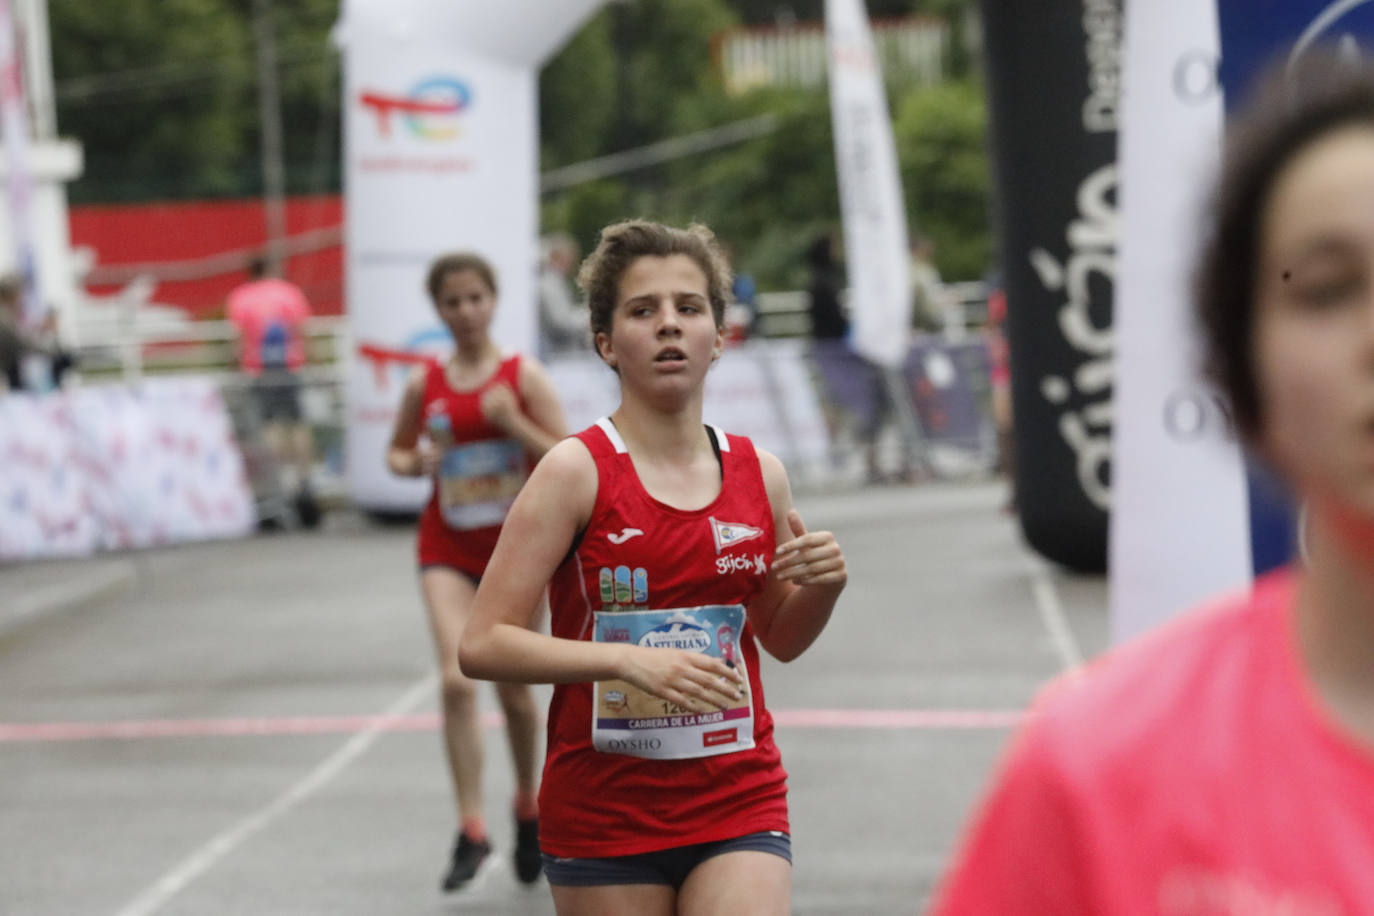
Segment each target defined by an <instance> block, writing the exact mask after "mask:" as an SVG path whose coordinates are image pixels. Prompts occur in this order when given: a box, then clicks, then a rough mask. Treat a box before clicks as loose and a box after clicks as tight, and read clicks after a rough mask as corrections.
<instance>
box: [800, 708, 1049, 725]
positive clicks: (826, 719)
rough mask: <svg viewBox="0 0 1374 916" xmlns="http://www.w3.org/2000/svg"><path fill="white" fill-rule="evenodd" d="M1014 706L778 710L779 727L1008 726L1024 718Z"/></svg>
mask: <svg viewBox="0 0 1374 916" xmlns="http://www.w3.org/2000/svg"><path fill="white" fill-rule="evenodd" d="M1024 715H1025V714H1024V713H1022V712H1020V711H1019V710H1014V709H779V710H775V711H774V712H773V721H774V722H776V723H777V724H778V725H780V726H782V727H783V728H860V729H896V730H904V729H916V730H920V729H926V730H930V729H978V728H1012V727H1014V726H1015V725H1017V724H1018V723H1019V722H1020V721H1021V719H1022V718H1023V717H1024Z"/></svg>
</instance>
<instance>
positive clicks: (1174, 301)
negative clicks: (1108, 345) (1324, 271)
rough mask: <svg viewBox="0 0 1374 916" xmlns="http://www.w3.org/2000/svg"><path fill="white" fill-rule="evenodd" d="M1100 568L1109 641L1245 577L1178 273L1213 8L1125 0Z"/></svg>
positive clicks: (1215, 119)
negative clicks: (1109, 445)
mask: <svg viewBox="0 0 1374 916" xmlns="http://www.w3.org/2000/svg"><path fill="white" fill-rule="evenodd" d="M1126 17H1127V19H1126V61H1125V73H1124V92H1123V100H1122V101H1123V106H1124V107H1123V117H1122V122H1121V134H1120V137H1121V140H1120V162H1121V169H1122V177H1121V194H1122V199H1121V202H1120V203H1121V219H1122V232H1121V238H1122V243H1121V252H1120V262H1119V265H1118V281H1119V285H1118V288H1117V300H1116V315H1115V321H1116V328H1117V333H1116V341H1117V352H1116V379H1117V388H1116V429H1115V433H1114V443H1113V458H1112V460H1113V481H1112V486H1113V507H1112V516H1111V540H1110V571H1111V582H1110V590H1111V619H1112V637H1113V640H1114V641H1120V640H1123V639H1126V638H1129V637H1131V636H1133V635H1135V634H1138V633H1140V632H1142V631H1144V630H1147V629H1149V628H1151V627H1153V626H1154V625H1156V624H1158V623H1160V622H1162V621H1163V620H1165V619H1167V618H1168V617H1170V616H1172V615H1174V614H1176V613H1178V612H1180V611H1183V610H1186V609H1187V608H1189V607H1190V606H1192V605H1195V604H1197V603H1198V602H1199V601H1201V600H1204V599H1205V598H1207V597H1209V596H1213V595H1216V594H1217V593H1219V592H1223V591H1226V590H1227V589H1231V588H1236V587H1241V586H1243V585H1244V584H1245V583H1246V582H1248V581H1249V579H1250V575H1251V562H1250V540H1249V520H1248V512H1247V508H1246V482H1245V472H1244V466H1243V463H1242V459H1241V455H1240V450H1239V448H1238V447H1237V445H1236V443H1235V441H1234V438H1233V435H1232V431H1231V427H1230V423H1229V420H1228V415H1227V411H1226V410H1225V409H1224V407H1223V406H1222V404H1223V402H1222V401H1221V400H1220V399H1219V398H1218V396H1217V394H1216V393H1215V392H1214V390H1213V389H1212V388H1211V387H1210V386H1209V385H1208V384H1207V383H1206V382H1205V381H1203V380H1202V378H1201V377H1200V375H1199V372H1198V368H1199V352H1198V340H1197V334H1196V332H1195V331H1194V329H1193V326H1192V319H1191V296H1190V293H1189V278H1190V274H1191V270H1192V265H1193V261H1194V259H1195V258H1196V256H1197V251H1198V245H1199V243H1200V240H1199V238H1198V231H1197V227H1198V225H1199V219H1198V216H1199V214H1200V212H1201V208H1202V207H1203V206H1205V200H1204V197H1205V193H1206V191H1207V187H1208V182H1209V180H1210V178H1211V177H1212V174H1213V172H1214V170H1215V168H1216V164H1217V159H1218V154H1219V148H1220V132H1221V125H1222V97H1221V92H1220V89H1219V88H1218V84H1217V79H1216V64H1217V58H1218V52H1219V40H1218V37H1217V24H1216V13H1215V10H1214V8H1213V5H1212V4H1211V3H1198V2H1196V0H1155V2H1152V3H1148V4H1145V3H1127V4H1126Z"/></svg>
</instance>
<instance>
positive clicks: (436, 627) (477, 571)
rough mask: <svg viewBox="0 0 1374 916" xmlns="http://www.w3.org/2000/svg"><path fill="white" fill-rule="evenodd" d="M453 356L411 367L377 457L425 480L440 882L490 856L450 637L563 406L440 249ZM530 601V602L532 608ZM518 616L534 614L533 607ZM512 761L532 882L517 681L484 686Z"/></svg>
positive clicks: (483, 276) (528, 714)
mask: <svg viewBox="0 0 1374 916" xmlns="http://www.w3.org/2000/svg"><path fill="white" fill-rule="evenodd" d="M426 287H427V289H428V291H429V295H430V298H431V299H432V300H433V301H434V308H435V310H436V311H437V312H438V313H439V319H440V320H441V321H443V323H444V325H445V327H447V328H448V329H449V331H450V332H451V333H452V334H453V340H454V344H455V349H454V353H453V355H452V356H451V357H449V359H448V360H446V361H444V362H439V361H435V362H433V363H431V364H429V365H426V366H422V367H419V368H418V369H417V370H416V371H415V372H414V373H413V374H412V375H411V377H410V379H409V381H408V382H407V383H406V389H405V393H404V395H403V396H402V400H401V408H400V411H399V413H398V414H397V416H396V428H395V430H394V432H393V434H392V437H391V447H390V449H389V450H388V452H387V464H388V466H389V467H390V468H391V470H392V472H393V473H396V474H405V475H410V476H414V477H429V478H432V479H433V480H434V489H433V492H432V494H431V495H430V498H429V502H428V504H426V506H425V509H424V512H423V514H422V515H421V516H420V531H419V538H418V544H417V547H418V553H419V564H420V589H421V591H422V592H423V594H424V600H425V608H426V610H427V611H428V612H429V622H430V627H431V629H432V631H433V634H434V644H435V649H436V650H437V652H438V655H439V665H440V670H441V673H442V677H443V685H442V691H443V721H444V747H445V749H446V750H447V752H448V762H449V768H450V770H451V771H452V776H453V785H454V789H455V792H456V795H457V799H458V818H459V831H458V838H457V840H456V842H455V844H454V848H453V855H452V859H451V861H450V863H449V867H448V871H447V873H446V874H445V875H444V879H443V889H444V890H446V891H450V890H454V889H456V888H459V887H461V886H463V885H464V884H466V883H467V882H468V881H470V880H472V878H473V876H474V875H476V873H477V870H478V868H479V867H480V866H481V865H482V863H483V861H484V860H485V859H486V858H487V856H488V855H489V854H490V852H491V844H490V842H489V840H488V838H487V829H486V821H485V818H484V816H483V813H482V812H483V808H482V756H483V754H482V731H481V723H480V722H479V721H478V712H477V688H476V685H475V684H474V683H473V682H472V681H471V680H469V679H468V678H466V677H464V676H463V674H462V672H461V671H460V670H459V668H458V640H459V636H460V634H461V633H462V632H463V627H464V625H465V624H466V623H467V620H468V617H469V614H470V611H471V607H472V598H473V595H474V594H475V593H476V590H477V583H478V582H479V581H480V580H481V578H482V575H483V574H484V572H485V571H486V568H487V562H488V560H489V559H490V558H491V552H492V549H493V548H494V547H495V546H496V538H497V535H499V534H500V532H501V522H502V520H503V519H504V518H505V514H506V511H507V509H508V508H509V507H510V504H511V502H512V501H513V500H514V498H515V494H516V493H517V492H518V491H519V489H520V487H521V485H522V484H523V483H524V481H525V478H526V477H527V476H528V469H529V466H530V465H532V464H534V463H535V462H537V461H539V460H540V458H541V457H543V455H544V454H545V453H546V452H548V451H549V449H550V448H552V447H553V445H554V443H555V442H557V441H558V440H559V439H561V438H562V437H563V436H564V435H566V429H565V428H564V422H563V411H562V408H561V407H560V406H559V403H558V398H557V397H556V396H555V395H554V391H553V386H552V385H551V384H550V382H549V378H548V375H547V374H546V373H545V371H544V369H543V367H542V366H540V365H539V363H538V362H536V361H534V360H532V359H529V358H525V357H521V356H519V355H517V354H506V353H504V352H502V350H501V348H500V347H498V346H497V345H496V343H495V342H494V341H493V340H492V339H491V335H490V328H491V319H492V315H493V314H494V312H495V310H496V274H495V272H494V271H493V270H492V268H491V266H490V265H489V264H488V263H487V262H486V261H485V260H483V259H482V258H481V257H479V256H478V255H475V254H470V253H456V254H448V255H444V256H443V257H440V258H438V259H437V260H436V261H435V262H434V263H433V264H432V265H431V267H430V269H429V276H428V279H427V282H426ZM537 603H538V602H536V604H537ZM530 613H531V615H532V618H533V615H536V613H537V609H536V607H535V606H534V605H532V606H531V607H530ZM496 691H497V696H498V697H499V698H500V701H501V708H502V710H504V712H505V716H506V731H507V734H508V736H509V738H510V749H511V756H512V758H513V759H514V763H515V777H516V795H515V817H516V846H515V867H516V873H517V875H518V876H519V877H520V880H522V881H524V882H526V883H529V882H532V881H534V880H535V879H536V878H538V877H539V872H540V858H539V839H538V834H539V806H538V801H537V795H536V789H535V768H536V746H537V743H538V729H539V725H538V720H539V715H538V712H537V710H536V708H535V704H534V698H533V696H532V694H531V692H530V689H529V687H528V686H526V685H524V684H499V685H497V688H496Z"/></svg>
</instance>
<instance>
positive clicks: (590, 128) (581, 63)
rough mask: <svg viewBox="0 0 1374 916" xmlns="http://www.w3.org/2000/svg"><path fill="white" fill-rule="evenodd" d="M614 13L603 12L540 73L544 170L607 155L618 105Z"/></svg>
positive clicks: (540, 123)
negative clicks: (607, 142) (609, 134)
mask: <svg viewBox="0 0 1374 916" xmlns="http://www.w3.org/2000/svg"><path fill="white" fill-rule="evenodd" d="M611 25H612V23H611V13H610V12H609V11H608V10H602V11H601V12H600V13H598V14H597V15H595V16H593V17H592V19H591V20H590V21H589V22H588V23H587V24H586V25H584V26H583V27H582V29H581V30H580V31H578V33H577V34H576V35H575V36H574V37H573V39H572V40H571V41H569V42H568V43H567V44H566V45H564V46H563V49H562V50H561V51H559V52H558V54H556V55H555V56H554V58H553V59H552V60H550V61H549V62H548V63H547V64H546V65H545V66H544V69H543V70H542V71H541V72H540V74H539V141H540V147H541V151H540V152H541V157H540V158H541V160H542V162H543V166H544V168H546V169H550V168H556V167H558V166H560V165H569V164H571V163H574V162H579V161H581V160H583V159H591V158H593V157H594V156H599V155H602V154H603V153H605V152H607V149H606V137H607V133H608V132H609V130H610V128H611V125H612V123H613V122H614V120H615V114H616V109H617V107H618V103H619V92H618V88H617V86H616V79H617V64H616V61H615V50H614V48H613V46H612V42H611V39H612V29H611Z"/></svg>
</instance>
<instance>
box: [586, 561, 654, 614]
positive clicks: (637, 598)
mask: <svg viewBox="0 0 1374 916" xmlns="http://www.w3.org/2000/svg"><path fill="white" fill-rule="evenodd" d="M597 585H598V586H599V587H600V592H601V604H602V607H603V608H605V609H607V610H630V609H631V608H632V607H633V606H635V605H643V604H645V603H646V602H647V601H648V600H649V574H648V572H646V571H645V569H644V567H642V566H637V567H635V568H634V569H630V567H628V566H617V567H615V568H614V569H612V568H611V567H609V566H603V567H601V569H600V570H598V572H597Z"/></svg>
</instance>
